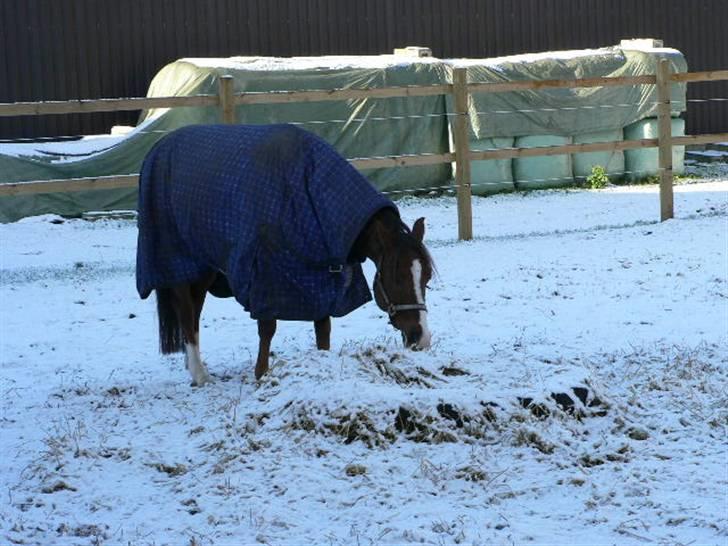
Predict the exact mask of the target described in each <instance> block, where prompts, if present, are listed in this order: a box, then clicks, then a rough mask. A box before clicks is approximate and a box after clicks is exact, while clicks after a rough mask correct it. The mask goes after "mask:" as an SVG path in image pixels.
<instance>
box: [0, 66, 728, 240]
mask: <svg viewBox="0 0 728 546" xmlns="http://www.w3.org/2000/svg"><path fill="white" fill-rule="evenodd" d="M669 70H670V65H669V61H668V60H666V59H663V60H661V61H660V64H659V70H658V73H657V74H655V75H645V76H626V77H616V78H612V77H607V78H584V79H567V80H541V81H517V82H502V83H474V82H471V83H468V82H467V69H466V68H455V69H454V70H453V83H452V84H443V85H428V86H408V87H386V88H374V89H333V90H314V91H273V92H254V93H233V79H232V77H230V76H223V77H221V78H220V80H219V81H220V87H219V92H218V94H217V95H196V96H189V97H146V98H119V99H96V100H75V101H52V102H23V103H3V104H0V117H10V116H39V115H55V114H81V113H91V112H113V111H132V110H148V109H152V108H183V107H216V108H219V109H220V110H221V116H222V120H223V122H224V123H235V121H236V120H235V106H237V105H244V104H284V103H294V102H299V103H300V102H322V101H341V100H353V99H366V98H377V99H387V98H398V97H426V96H437V95H452V96H453V98H454V102H455V112H454V113H452V114H446V116H448V117H450V118H451V119H452V120H453V131H454V136H455V139H454V140H455V146H454V148H455V150H454V152H449V153H444V154H416V155H392V156H386V157H366V158H351V159H349V162H350V163H351V164H352V165H353V166H354V167H356V168H357V169H361V170H366V169H380V168H392V167H414V166H423V165H437V164H442V163H455V164H456V166H457V169H456V180H455V184H454V185H448V186H438V187H435V188H421V189H422V190H431V189H455V190H456V191H457V195H458V236H459V238H460V239H471V238H472V236H473V233H472V213H471V204H470V196H471V187H472V184H471V181H470V162H471V161H482V160H492V159H513V158H523V157H539V156H554V155H568V154H578V153H585V152H608V151H624V150H633V149H642V148H658V150H659V157H660V163H659V165H660V167H659V171H660V177H661V183H660V202H661V219H662V220H666V219H668V218H672V216H673V206H672V147H673V146H685V145H690V144H693V145H699V144H708V143H714V142H721V141H728V133H721V134H707V135H688V136H681V137H673V136H672V134H671V121H670V106H671V101H670V94H669V86H670V84H671V83H695V82H713V81H722V80H728V70H717V71H707V72H693V73H682V74H671V73H670V71H669ZM617 85H655V86H656V87H657V89H658V102H657V105H658V126H659V133H660V134H659V138H651V139H641V140H624V141H618V142H617V141H612V142H596V143H587V144H567V145H561V146H544V147H535V148H503V149H497V150H496V149H488V150H470V149H469V139H468V138H467V134H468V131H469V127H468V120H469V116H468V110H467V104H468V102H469V99H470V95H471V94H473V93H503V92H509V91H522V90H541V89H557V88H576V87H607V86H617ZM714 100H716V101H717V100H721V101H723V100H726V99H722V98H716V99H714ZM622 106H623V105H622ZM605 107H606V106H605ZM609 107H614V106H609ZM577 108H579V107H574V109H577ZM556 110H559V109H556ZM562 110H569V108H562ZM495 113H504V112H495ZM433 115H434V114H424V115H422V116H421V117H431V116H433ZM395 117H397V116H395ZM408 117H410V116H402V118H403V119H406V118H408ZM337 121H341V120H328V121H327V120H321V121H318V122H297V123H298V124H306V123H333V122H337ZM25 140H27V139H25ZM137 184H138V175H137V174H126V175H118V176H99V177H87V178H71V179H62V180H38V181H27V182H6V183H0V197H1V196H14V195H27V194H37V193H54V192H73V191H86V190H94V189H117V188H133V187H135V186H136V185H137ZM410 191H414V190H405V191H402V192H391V193H407V192H410Z"/></svg>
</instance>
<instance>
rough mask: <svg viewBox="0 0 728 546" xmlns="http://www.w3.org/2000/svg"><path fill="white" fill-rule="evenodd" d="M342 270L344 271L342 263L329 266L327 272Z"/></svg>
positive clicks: (339, 271)
mask: <svg viewBox="0 0 728 546" xmlns="http://www.w3.org/2000/svg"><path fill="white" fill-rule="evenodd" d="M342 271H344V266H343V264H339V265H330V266H329V273H341V272H342Z"/></svg>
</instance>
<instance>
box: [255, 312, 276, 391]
mask: <svg viewBox="0 0 728 546" xmlns="http://www.w3.org/2000/svg"><path fill="white" fill-rule="evenodd" d="M275 333H276V321H275V320H259V321H258V337H259V338H260V344H259V346H258V361H257V362H256V364H255V378H256V379H260V378H261V377H263V374H264V373H266V372H267V371H268V360H269V358H270V342H271V340H272V339H273V336H274V335H275Z"/></svg>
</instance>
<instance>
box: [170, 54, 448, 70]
mask: <svg viewBox="0 0 728 546" xmlns="http://www.w3.org/2000/svg"><path fill="white" fill-rule="evenodd" d="M182 62H187V63H190V64H194V65H195V66H197V67H199V68H228V69H231V70H251V71H276V70H316V69H321V70H345V69H347V68H368V69H378V68H390V67H394V66H408V65H411V64H418V65H421V64H439V63H442V61H441V60H440V59H435V58H432V57H411V56H409V55H324V56H321V57H229V58H223V59H221V58H208V57H200V58H185V59H182Z"/></svg>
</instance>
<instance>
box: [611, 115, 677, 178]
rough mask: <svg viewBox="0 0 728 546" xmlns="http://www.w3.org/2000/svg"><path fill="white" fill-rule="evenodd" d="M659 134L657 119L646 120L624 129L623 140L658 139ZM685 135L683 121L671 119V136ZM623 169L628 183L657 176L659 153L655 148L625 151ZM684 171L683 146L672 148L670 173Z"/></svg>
mask: <svg viewBox="0 0 728 546" xmlns="http://www.w3.org/2000/svg"><path fill="white" fill-rule="evenodd" d="M659 134H660V131H659V128H658V125H657V119H656V118H647V119H643V120H640V121H637V122H635V123H632V124H631V125H628V126H627V127H625V128H624V140H640V139H643V138H658V136H659ZM683 135H685V120H684V119H680V118H672V136H683ZM624 163H625V168H626V170H627V171H628V174H627V175H626V177H625V178H626V179H627V180H630V181H635V180H642V179H644V178H647V177H648V176H654V175H657V174H659V172H660V165H659V152H658V150H657V148H643V149H641V150H625V152H624ZM684 171H685V146H673V147H672V172H673V173H675V174H682V173H683V172H684Z"/></svg>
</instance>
